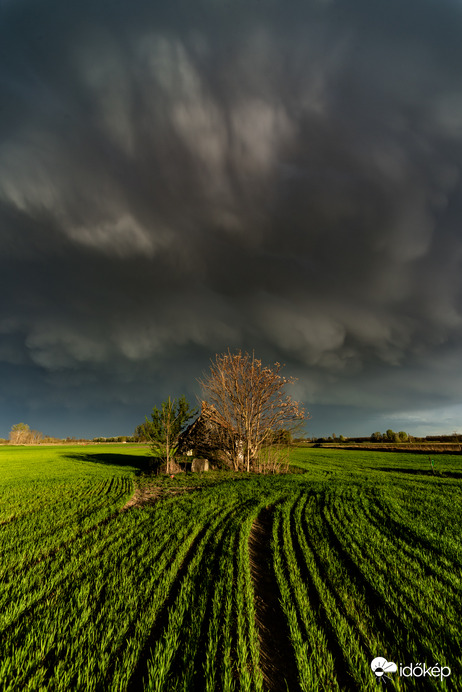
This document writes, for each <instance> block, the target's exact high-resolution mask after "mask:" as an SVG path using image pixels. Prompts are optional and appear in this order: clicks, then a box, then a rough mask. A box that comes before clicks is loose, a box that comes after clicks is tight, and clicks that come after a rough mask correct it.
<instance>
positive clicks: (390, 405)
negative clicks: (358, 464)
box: [0, 0, 462, 428]
mask: <svg viewBox="0 0 462 692" xmlns="http://www.w3.org/2000/svg"><path fill="white" fill-rule="evenodd" d="M163 5H164V4H160V3H159V6H157V5H156V4H154V3H143V2H138V1H137V2H132V3H123V2H121V3H110V4H109V3H105V2H96V3H94V2H93V3H79V4H77V3H71V4H67V3H57V2H51V1H50V0H49V1H48V2H33V3H32V2H10V3H8V2H7V3H3V5H1V10H0V12H1V15H2V22H1V28H0V46H1V49H0V50H1V62H0V83H1V90H2V98H1V103H2V108H1V112H0V138H1V139H0V224H1V235H0V271H1V282H2V284H3V290H2V294H1V297H0V301H1V302H0V305H1V312H0V335H1V341H0V359H1V361H2V362H3V363H4V366H3V367H5V368H7V369H8V368H9V369H8V372H9V373H10V377H9V378H7V379H8V382H9V383H10V384H9V388H10V390H11V396H12V397H19V394H18V392H23V391H24V382H25V381H26V382H29V383H30V388H29V391H28V392H27V393H24V394H22V395H21V396H22V397H23V401H28V402H29V403H30V402H37V401H39V402H44V401H45V402H46V401H48V402H50V403H49V405H50V406H59V405H60V404H62V405H63V404H64V405H72V406H75V407H81V408H82V409H83V408H85V406H88V405H89V404H88V401H89V400H92V402H93V405H94V406H95V407H96V408H98V406H100V408H101V410H103V409H104V407H105V406H109V403H110V402H112V404H113V405H114V406H115V405H116V404H117V405H120V406H122V407H123V406H126V407H127V410H128V408H129V407H130V406H131V405H132V406H133V402H140V401H142V402H143V405H144V404H145V403H146V402H147V401H148V400H150V401H152V399H153V396H163V395H165V394H169V393H172V392H173V393H175V392H179V393H181V391H183V389H185V388H186V389H188V388H189V391H192V390H193V389H194V386H195V385H194V378H195V377H196V376H197V375H199V374H200V371H201V369H202V368H204V367H206V365H207V359H208V357H209V356H211V355H213V354H214V353H215V352H216V351H220V350H224V349H226V348H227V347H228V346H230V347H231V348H235V347H244V348H255V350H256V352H257V353H258V354H261V355H262V357H264V358H265V359H270V360H273V359H279V360H282V361H284V362H286V363H287V364H288V366H289V369H290V370H291V372H293V373H296V374H297V375H298V376H299V383H298V385H297V388H298V389H297V391H298V393H299V395H300V396H301V397H302V398H304V399H305V401H307V402H308V405H309V407H310V408H314V409H315V407H316V404H318V405H319V406H320V407H321V406H322V407H328V406H329V405H332V404H337V405H339V406H344V407H354V408H356V409H357V410H358V411H361V412H363V411H364V410H365V409H367V410H370V411H378V413H379V414H382V413H383V414H386V413H387V412H390V411H396V410H400V411H403V412H405V411H413V410H417V409H419V407H420V408H422V407H423V408H425V407H426V408H429V407H431V406H433V405H434V404H435V402H436V405H437V406H449V405H451V404H453V403H455V402H456V401H458V391H459V390H460V386H459V385H460V384H461V382H460V376H459V375H458V368H457V363H458V361H459V357H460V354H461V346H462V344H461V337H462V321H461V279H460V275H461V274H460V264H461V259H462V237H461V231H460V219H461V212H462V195H461V178H460V174H461V161H462V146H461V145H462V125H461V123H462V89H461V87H460V78H459V66H460V64H461V62H462V46H461V43H460V35H461V29H462V17H461V9H460V7H459V6H458V5H457V4H456V3H452V2H449V1H447V2H440V3H438V4H437V3H435V2H419V3H415V2H406V3H402V2H400V3H398V2H390V3H386V5H385V4H384V5H382V6H380V7H376V6H375V5H374V4H372V3H366V2H359V1H357V2H353V3H352V2H348V3H346V2H311V3H305V4H303V5H299V4H298V3H286V2H285V3H282V2H268V3H266V4H265V5H262V4H259V5H258V6H257V5H256V4H255V5H254V4H252V3H233V4H232V5H231V4H226V3H218V2H200V3H194V4H191V3H189V4H187V3H181V2H172V3H168V6H167V7H166V6H163ZM444 364H445V365H444ZM30 372H34V373H35V375H34V377H30V376H29V374H28V373H30ZM12 373H13V374H12ZM14 373H15V374H14ZM14 382H16V385H15V384H14ZM39 385H40V386H39ZM153 388H155V392H156V394H155V395H154V394H153ZM26 389H27V387H26ZM3 397H4V398H5V397H6V398H8V392H7V393H6V394H5V391H4V392H3ZM31 405H32V404H31ZM38 405H39V404H34V406H35V407H36V408H37V406H38ZM323 410H324V409H323ZM143 413H144V412H143ZM137 415H139V413H137ZM361 415H363V413H361ZM403 415H404V413H403ZM313 427H315V425H314V421H313ZM327 427H328V428H329V425H328V426H327Z"/></svg>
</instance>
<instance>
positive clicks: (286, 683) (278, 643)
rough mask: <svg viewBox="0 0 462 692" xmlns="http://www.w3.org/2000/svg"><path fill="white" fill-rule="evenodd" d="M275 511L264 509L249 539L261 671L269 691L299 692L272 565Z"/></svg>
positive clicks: (295, 669)
mask: <svg viewBox="0 0 462 692" xmlns="http://www.w3.org/2000/svg"><path fill="white" fill-rule="evenodd" d="M273 511H274V510H273V509H264V510H262V511H261V512H260V514H259V516H258V517H257V519H255V521H254V522H253V526H252V530H251V532H250V537H249V555H250V571H251V575H252V580H253V586H254V594H255V612H256V622H257V628H258V631H259V638H260V668H261V671H262V673H263V678H264V686H265V690H267V691H268V692H287V690H288V689H289V690H290V692H298V690H300V686H299V684H298V674H297V668H296V664H295V659H294V654H293V649H292V646H291V643H290V637H289V628H288V626H287V623H286V619H285V617H284V613H283V612H282V609H281V606H280V603H279V598H280V592H279V587H278V584H277V581H276V575H275V573H274V569H273V566H272V556H271V534H272V524H273Z"/></svg>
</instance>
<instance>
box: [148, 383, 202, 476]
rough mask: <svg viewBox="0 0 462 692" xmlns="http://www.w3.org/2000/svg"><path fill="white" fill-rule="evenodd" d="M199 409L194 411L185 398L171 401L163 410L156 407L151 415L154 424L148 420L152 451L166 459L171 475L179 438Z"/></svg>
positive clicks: (168, 400) (166, 403) (162, 407)
mask: <svg viewBox="0 0 462 692" xmlns="http://www.w3.org/2000/svg"><path fill="white" fill-rule="evenodd" d="M196 412H197V409H192V408H191V406H190V404H189V402H188V401H187V400H186V398H185V397H184V396H182V397H180V398H179V399H171V398H170V397H169V398H168V399H167V401H164V402H163V403H162V404H161V408H157V406H154V408H153V409H152V413H151V418H152V422H150V421H148V419H147V418H146V423H147V424H148V425H147V426H146V427H148V426H149V433H150V439H151V443H152V444H151V450H152V452H153V453H154V455H155V456H159V451H160V454H161V456H162V457H163V458H164V459H165V463H166V471H167V473H170V462H171V460H172V459H173V457H174V456H175V453H176V446H177V443H178V437H179V435H180V433H181V432H182V431H183V430H184V428H185V427H186V425H187V423H188V421H189V420H191V418H192V417H193V416H194V415H195V414H196Z"/></svg>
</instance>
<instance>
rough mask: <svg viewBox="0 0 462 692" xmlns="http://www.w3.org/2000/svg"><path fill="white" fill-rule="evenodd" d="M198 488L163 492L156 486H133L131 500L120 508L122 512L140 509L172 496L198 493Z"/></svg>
mask: <svg viewBox="0 0 462 692" xmlns="http://www.w3.org/2000/svg"><path fill="white" fill-rule="evenodd" d="M200 490H201V488H200V487H199V488H198V487H192V488H174V489H173V488H172V489H168V490H163V489H162V488H160V487H159V486H157V485H147V486H143V487H138V486H135V491H134V493H133V495H132V496H131V498H130V499H129V500H128V501H127V502H126V503H125V505H124V506H123V507H122V510H121V511H122V512H125V511H126V510H127V509H131V508H132V507H142V506H143V505H152V504H154V502H158V501H159V500H162V499H164V500H165V498H167V497H172V495H184V494H185V493H192V492H197V491H200Z"/></svg>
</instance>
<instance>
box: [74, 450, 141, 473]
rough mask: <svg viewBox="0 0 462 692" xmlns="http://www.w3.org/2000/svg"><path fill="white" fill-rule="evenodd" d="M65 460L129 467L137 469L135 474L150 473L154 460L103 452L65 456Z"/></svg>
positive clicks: (136, 455)
mask: <svg viewBox="0 0 462 692" xmlns="http://www.w3.org/2000/svg"><path fill="white" fill-rule="evenodd" d="M66 458H67V459H72V460H73V461H83V462H85V463H90V464H104V465H105V466H131V467H132V468H135V469H137V473H142V472H147V471H150V470H151V469H152V465H153V460H154V457H152V456H147V455H146V456H140V455H138V454H113V453H108V454H105V453H104V452H103V453H101V454H85V453H82V454H66Z"/></svg>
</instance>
